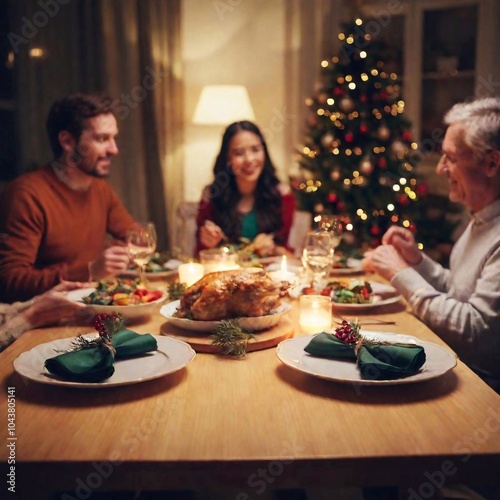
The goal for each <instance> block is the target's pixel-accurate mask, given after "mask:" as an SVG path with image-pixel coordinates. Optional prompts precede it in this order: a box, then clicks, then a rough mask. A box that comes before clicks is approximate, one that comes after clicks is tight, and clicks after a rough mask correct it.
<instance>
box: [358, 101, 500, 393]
mask: <svg viewBox="0 0 500 500" xmlns="http://www.w3.org/2000/svg"><path fill="white" fill-rule="evenodd" d="M445 123H446V124H447V125H448V129H447V131H446V135H445V138H444V141H443V156H442V158H441V160H440V162H439V164H438V167H437V173H438V174H441V175H446V176H447V178H448V185H449V198H450V200H451V201H453V202H457V203H462V204H463V205H465V206H466V207H467V208H468V210H469V211H470V213H471V220H470V222H469V225H468V226H467V228H466V230H465V232H464V233H463V234H462V236H461V237H460V238H459V240H458V241H457V242H456V244H455V246H454V248H453V251H452V253H451V257H450V269H449V270H448V269H444V268H443V267H442V266H440V265H439V264H437V263H436V262H434V261H433V260H431V259H430V258H429V257H428V256H426V255H425V254H423V253H422V252H421V251H420V250H419V249H418V248H417V245H416V243H415V239H414V238H413V235H412V233H411V232H410V231H408V230H406V229H404V228H401V227H396V226H394V227H391V228H389V230H388V231H387V232H386V234H385V235H384V237H383V239H382V245H381V246H379V247H378V248H376V249H375V250H373V251H371V252H369V253H368V254H367V255H366V257H365V260H364V265H365V268H366V269H374V270H375V271H377V272H378V273H379V274H380V275H382V276H383V277H384V278H386V279H388V280H390V281H391V283H392V284H393V285H394V286H395V287H396V288H397V289H398V290H399V291H400V292H401V293H402V294H403V296H404V297H405V298H406V300H407V301H408V303H409V304H410V306H411V308H412V310H413V312H414V314H415V315H416V316H418V317H419V318H420V319H422V321H424V322H425V323H426V324H427V325H428V326H429V328H431V329H432V330H433V331H434V332H435V333H436V334H438V335H439V336H440V337H441V338H442V339H443V340H444V341H445V342H447V343H448V344H449V345H450V346H451V347H452V348H453V349H454V350H455V351H456V352H457V354H458V355H459V356H460V358H461V359H462V360H463V361H464V362H465V363H467V364H468V365H469V366H470V367H471V368H472V369H473V370H474V371H476V373H477V374H478V375H480V376H481V377H482V378H483V379H484V380H485V381H486V382H487V383H489V384H490V385H491V386H492V387H493V388H495V389H496V390H497V391H500V98H493V97H492V98H485V99H479V100H476V101H473V102H469V103H464V104H456V105H455V106H454V107H453V108H452V109H451V110H450V111H448V113H447V114H446V115H445Z"/></svg>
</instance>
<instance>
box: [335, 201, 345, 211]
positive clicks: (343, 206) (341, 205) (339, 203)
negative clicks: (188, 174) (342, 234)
mask: <svg viewBox="0 0 500 500" xmlns="http://www.w3.org/2000/svg"><path fill="white" fill-rule="evenodd" d="M337 209H338V211H339V212H343V211H344V210H345V205H344V204H343V203H342V202H341V201H339V202H338V203H337Z"/></svg>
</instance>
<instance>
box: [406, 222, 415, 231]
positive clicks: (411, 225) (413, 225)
mask: <svg viewBox="0 0 500 500" xmlns="http://www.w3.org/2000/svg"><path fill="white" fill-rule="evenodd" d="M408 229H409V230H410V231H411V232H412V233H414V232H416V230H417V225H416V224H415V223H414V222H412V223H411V224H410V227H409V228H408Z"/></svg>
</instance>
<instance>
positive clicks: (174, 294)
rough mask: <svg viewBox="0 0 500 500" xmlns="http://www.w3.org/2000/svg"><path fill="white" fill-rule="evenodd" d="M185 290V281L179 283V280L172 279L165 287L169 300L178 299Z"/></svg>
mask: <svg viewBox="0 0 500 500" xmlns="http://www.w3.org/2000/svg"><path fill="white" fill-rule="evenodd" d="M185 291H186V283H180V282H179V281H174V282H172V283H169V285H168V288H167V292H168V297H169V298H170V299H171V300H178V299H180V298H181V297H182V295H183V294H184V292H185Z"/></svg>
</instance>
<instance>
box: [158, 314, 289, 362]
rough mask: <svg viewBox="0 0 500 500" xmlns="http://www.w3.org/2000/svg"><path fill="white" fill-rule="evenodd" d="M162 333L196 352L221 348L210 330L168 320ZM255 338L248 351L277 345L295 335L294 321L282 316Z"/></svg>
mask: <svg viewBox="0 0 500 500" xmlns="http://www.w3.org/2000/svg"><path fill="white" fill-rule="evenodd" d="M160 332H161V334H162V335H169V336H171V337H174V338H176V339H178V340H182V341H183V342H186V343H188V344H189V345H190V346H191V347H192V348H193V349H194V350H195V351H196V352H208V353H212V354H216V353H219V352H220V350H221V348H220V346H216V345H213V344H212V339H211V338H210V332H207V333H204V332H195V331H191V330H184V329H182V328H178V327H177V326H174V325H172V324H171V323H169V322H168V321H167V322H166V323H163V325H161V327H160ZM253 335H254V337H255V338H254V339H251V340H250V342H249V343H248V351H249V352H250V351H258V350H260V349H269V348H270V347H275V346H277V345H278V344H279V343H280V342H281V341H282V340H285V339H288V338H290V337H292V336H293V323H292V320H291V319H290V318H289V317H288V316H287V315H285V316H282V318H281V319H280V321H279V323H278V324H277V325H276V326H273V327H272V328H269V330H262V331H259V332H255V333H254V334H253Z"/></svg>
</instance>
